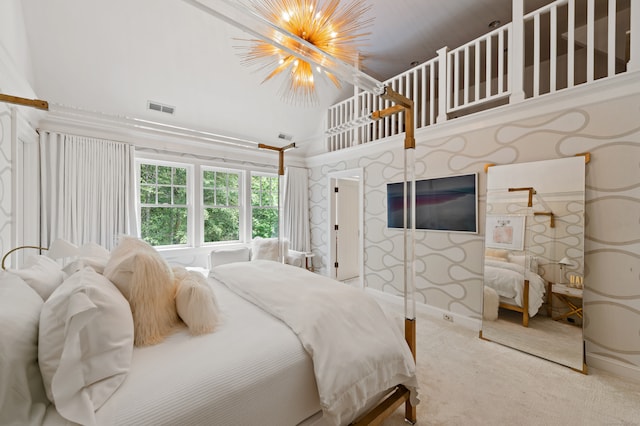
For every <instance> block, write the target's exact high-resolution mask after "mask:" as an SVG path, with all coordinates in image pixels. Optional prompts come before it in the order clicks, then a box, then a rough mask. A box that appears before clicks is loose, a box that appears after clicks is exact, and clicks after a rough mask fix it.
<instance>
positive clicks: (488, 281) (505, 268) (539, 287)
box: [484, 259, 545, 317]
mask: <svg viewBox="0 0 640 426" xmlns="http://www.w3.org/2000/svg"><path fill="white" fill-rule="evenodd" d="M525 279H527V280H529V309H528V311H529V316H530V317H533V316H534V315H536V314H537V313H538V310H539V309H540V306H542V303H543V301H544V294H545V283H544V279H543V278H542V277H541V276H540V275H538V274H535V273H533V272H531V271H529V270H528V269H525V268H524V267H523V266H522V265H519V264H516V263H510V262H502V261H495V260H490V259H485V262H484V285H486V286H489V287H491V288H493V289H494V290H495V291H496V292H497V293H498V295H499V296H500V298H501V300H505V299H508V300H509V302H511V303H515V304H516V305H517V306H520V307H522V294H523V290H524V280H525Z"/></svg>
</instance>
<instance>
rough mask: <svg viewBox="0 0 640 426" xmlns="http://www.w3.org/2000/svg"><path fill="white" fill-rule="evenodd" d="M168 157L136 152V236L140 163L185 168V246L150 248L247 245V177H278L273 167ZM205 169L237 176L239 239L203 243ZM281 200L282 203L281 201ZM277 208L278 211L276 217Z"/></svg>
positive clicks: (249, 219) (249, 215) (249, 217)
mask: <svg viewBox="0 0 640 426" xmlns="http://www.w3.org/2000/svg"><path fill="white" fill-rule="evenodd" d="M168 158H170V155H168V154H166V155H165V154H157V153H150V152H140V151H138V152H137V153H136V158H135V165H136V184H135V185H136V186H135V191H134V192H135V197H136V198H135V199H136V202H135V209H136V216H137V223H138V236H139V237H140V236H141V233H142V227H141V224H142V223H141V222H142V218H141V214H140V213H141V208H142V207H143V205H142V203H141V199H140V192H141V189H140V187H141V182H140V178H141V176H140V171H141V165H142V164H154V165H162V166H170V167H185V168H186V169H187V243H186V244H174V245H162V246H154V248H156V249H158V250H161V251H162V250H171V249H197V248H212V247H220V246H227V245H238V244H248V243H250V242H251V240H252V239H253V238H252V233H253V230H252V209H253V206H252V203H251V176H254V175H260V176H268V177H275V178H277V177H278V173H277V168H275V167H273V168H272V167H259V166H255V165H252V167H245V166H244V165H242V164H233V163H231V164H230V163H227V162H222V161H213V160H206V159H202V158H188V159H187V158H180V159H179V160H178V161H175V160H171V159H168ZM205 170H215V171H221V172H225V173H238V175H239V182H238V205H239V221H240V223H239V233H238V234H239V240H234V241H216V242H204V208H205V204H204V198H203V197H204V192H203V177H204V176H203V172H204V171H205ZM281 201H282V200H281ZM279 213H280V209H278V214H279Z"/></svg>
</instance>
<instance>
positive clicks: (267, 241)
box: [251, 237, 289, 261]
mask: <svg viewBox="0 0 640 426" xmlns="http://www.w3.org/2000/svg"><path fill="white" fill-rule="evenodd" d="M283 246H284V247H283V249H284V253H285V257H286V254H287V252H288V251H289V241H287V240H284V241H283ZM258 259H264V260H274V261H278V239H277V238H260V237H256V238H254V239H253V242H252V248H251V260H258Z"/></svg>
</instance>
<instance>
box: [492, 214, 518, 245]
mask: <svg viewBox="0 0 640 426" xmlns="http://www.w3.org/2000/svg"><path fill="white" fill-rule="evenodd" d="M525 221H526V216H524V215H495V216H494V215H488V216H487V227H486V230H485V232H486V242H485V245H486V247H490V248H498V249H506V250H517V251H522V250H524V231H525Z"/></svg>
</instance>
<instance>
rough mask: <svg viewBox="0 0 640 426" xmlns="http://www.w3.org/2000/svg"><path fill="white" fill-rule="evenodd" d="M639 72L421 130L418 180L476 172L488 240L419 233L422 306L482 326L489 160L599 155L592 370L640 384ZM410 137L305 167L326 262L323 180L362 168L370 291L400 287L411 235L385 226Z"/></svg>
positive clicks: (590, 276)
mask: <svg viewBox="0 0 640 426" xmlns="http://www.w3.org/2000/svg"><path fill="white" fill-rule="evenodd" d="M638 78H640V76H639V75H638V74H637V73H636V74H635V75H634V74H631V75H626V76H619V77H616V78H614V79H610V80H604V81H600V82H597V83H595V84H593V85H590V86H587V87H581V88H575V89H572V90H570V91H566V92H564V93H561V94H556V95H550V96H546V97H541V98H539V99H532V100H527V101H525V102H522V103H520V104H518V105H512V106H505V107H500V108H497V109H494V110H492V111H485V112H482V113H478V114H476V115H473V116H468V117H463V118H459V119H455V120H451V121H449V122H447V123H444V124H442V125H436V126H433V127H432V128H427V129H423V130H421V131H419V132H417V134H416V141H417V147H416V177H417V178H428V177H437V176H446V175H455V174H462V173H468V172H478V173H479V185H480V194H481V195H480V212H481V214H480V224H481V226H480V230H481V232H480V234H478V235H469V234H456V233H442V232H428V231H416V234H417V237H416V270H417V277H416V285H417V288H418V295H417V301H418V302H422V303H424V304H426V305H428V307H430V308H433V309H436V310H443V311H449V312H452V313H453V314H454V316H458V317H460V318H472V319H476V320H477V321H478V322H479V321H480V317H481V307H482V256H483V241H484V219H485V218H484V210H485V200H486V198H485V195H484V194H485V191H486V174H485V173H484V171H483V166H484V164H486V163H495V164H510V163H521V162H529V161H538V160H546V159H553V158H560V157H565V156H572V155H574V154H576V153H580V152H584V151H590V152H591V153H592V161H591V163H590V164H588V165H587V168H586V170H587V171H586V203H587V205H586V230H585V273H586V275H585V286H586V292H585V299H584V305H585V308H584V309H585V339H586V342H587V356H588V363H589V365H591V366H599V367H601V368H606V369H608V370H616V371H618V372H623V374H625V375H630V374H632V375H636V376H637V377H639V378H640V339H638V335H639V334H640V279H639V276H640V275H639V274H640V260H639V259H640V246H638V241H640V226H638V224H639V223H640V186H639V184H638V181H639V178H640V121H638V113H639V112H640V86H639V85H638V84H637V81H638ZM402 155H403V154H402V139H401V138H394V139H391V140H388V141H384V142H375V143H371V144H368V145H364V146H360V147H356V148H353V149H351V150H347V151H344V152H338V153H330V154H324V155H321V156H317V157H314V158H311V159H309V160H308V163H309V166H310V176H311V179H310V191H311V206H310V209H311V223H312V240H311V243H312V249H313V251H314V253H316V258H315V259H316V262H317V264H319V263H320V262H321V261H322V262H323V265H322V266H323V267H325V266H326V248H325V247H326V241H325V236H324V234H325V229H326V225H325V219H324V218H326V217H327V214H326V211H325V210H326V205H327V188H326V187H325V186H326V184H325V182H326V177H325V176H326V174H327V173H330V172H333V171H336V170H343V169H349V168H355V167H362V168H363V169H364V185H365V191H364V192H365V206H366V208H365V218H364V222H365V223H364V232H365V236H364V238H365V247H364V255H365V259H366V260H365V262H366V263H365V277H364V278H365V284H366V286H368V287H370V288H374V289H378V290H382V291H385V292H388V293H391V294H401V289H402V285H403V282H402V279H403V270H402V235H401V233H399V232H397V231H394V230H389V229H387V228H386V188H385V186H386V183H388V182H394V181H399V180H402Z"/></svg>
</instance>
